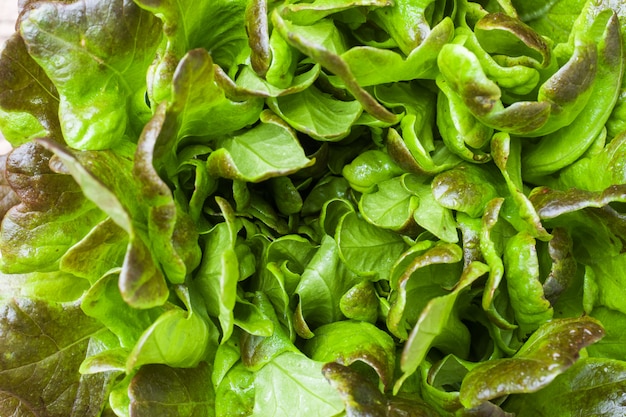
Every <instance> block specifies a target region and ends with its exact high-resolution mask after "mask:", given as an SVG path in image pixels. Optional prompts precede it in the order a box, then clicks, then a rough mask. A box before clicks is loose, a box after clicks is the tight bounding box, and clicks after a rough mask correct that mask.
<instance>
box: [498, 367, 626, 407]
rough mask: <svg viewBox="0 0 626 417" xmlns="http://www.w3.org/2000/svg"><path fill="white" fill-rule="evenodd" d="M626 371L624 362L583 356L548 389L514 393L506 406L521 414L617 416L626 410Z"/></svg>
mask: <svg viewBox="0 0 626 417" xmlns="http://www.w3.org/2000/svg"><path fill="white" fill-rule="evenodd" d="M625 370H626V364H624V362H623V361H612V360H606V359H601V358H585V359H581V360H580V361H578V362H577V363H576V364H574V366H572V367H571V368H570V369H569V370H568V371H567V372H565V373H564V374H562V375H559V376H558V377H556V378H555V380H554V381H553V382H552V383H551V384H550V385H548V386H547V387H546V388H544V389H542V390H540V391H538V392H536V393H534V394H524V395H515V396H511V398H510V400H508V401H507V402H506V407H507V409H509V410H511V411H512V412H515V413H516V414H515V415H516V416H518V417H527V416H528V417H530V416H536V417H544V416H555V417H561V416H563V417H565V416H571V415H576V414H579V415H586V416H593V415H606V416H618V415H620V414H623V413H624V412H626V398H625V396H626V394H625V392H626V382H625V379H626V372H625ZM554 399H558V401H554Z"/></svg>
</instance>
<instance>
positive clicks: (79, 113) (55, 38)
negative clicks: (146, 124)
mask: <svg viewBox="0 0 626 417" xmlns="http://www.w3.org/2000/svg"><path fill="white" fill-rule="evenodd" d="M20 30H21V34H22V37H23V38H24V40H25V42H26V45H27V47H28V51H29V53H30V55H31V56H32V57H33V58H34V59H35V61H37V63H39V65H41V67H42V68H43V69H44V71H45V72H46V74H47V75H48V77H49V78H50V80H51V81H52V83H53V84H54V86H55V87H56V89H57V91H58V93H59V100H60V101H59V120H60V122H61V130H62V131H63V136H64V138H65V140H66V142H67V143H68V144H69V145H70V146H71V147H74V148H79V149H107V148H110V147H112V146H114V145H115V144H116V143H119V142H120V141H121V140H123V139H124V133H125V131H126V127H127V124H128V123H129V115H128V108H127V107H128V106H127V102H128V100H129V98H130V97H132V96H134V95H135V94H136V93H140V94H143V91H145V73H146V70H147V69H148V65H150V63H151V61H152V59H153V56H154V52H155V50H156V46H157V44H158V40H159V38H160V34H161V24H160V21H159V20H158V19H157V18H156V17H154V16H152V15H151V14H149V13H147V12H145V11H143V10H142V9H140V8H139V7H138V6H137V5H136V4H135V3H134V2H132V1H129V0H111V1H103V2H91V1H85V2H83V1H77V2H74V3H59V2H54V3H52V2H45V3H41V4H40V5H39V7H37V8H33V9H30V10H28V11H27V13H26V14H25V15H24V16H23V17H22V20H21V25H20ZM137 33H141V36H139V37H137ZM128 45H132V48H131V49H128V50H127V49H126V47H127V46H128ZM120 50H127V51H128V52H127V53H123V54H120V53H117V51H120Z"/></svg>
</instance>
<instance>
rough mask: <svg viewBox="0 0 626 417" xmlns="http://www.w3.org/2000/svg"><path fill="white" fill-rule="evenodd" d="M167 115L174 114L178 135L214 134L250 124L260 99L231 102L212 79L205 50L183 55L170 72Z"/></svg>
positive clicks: (212, 71) (228, 131)
mask: <svg viewBox="0 0 626 417" xmlns="http://www.w3.org/2000/svg"><path fill="white" fill-rule="evenodd" d="M171 86H172V87H171V88H172V92H171V103H170V105H169V106H168V115H169V114H174V115H175V116H176V119H177V124H178V137H179V138H184V137H187V136H211V137H217V136H221V135H225V134H228V133H230V132H233V131H237V130H239V129H243V128H245V127H248V126H251V125H252V124H254V123H255V122H256V121H257V120H258V119H259V114H260V113H261V110H262V108H263V100H262V99H261V98H250V99H248V100H245V101H231V100H229V99H228V98H226V95H225V92H224V90H223V89H222V88H221V87H220V86H219V85H218V83H217V82H216V80H215V64H214V63H213V60H212V58H211V55H209V53H208V52H207V51H206V50H205V49H193V50H191V51H189V52H187V54H185V55H184V56H183V57H182V58H181V61H180V62H179V64H178V66H177V67H176V71H175V72H174V74H173V79H172V84H171Z"/></svg>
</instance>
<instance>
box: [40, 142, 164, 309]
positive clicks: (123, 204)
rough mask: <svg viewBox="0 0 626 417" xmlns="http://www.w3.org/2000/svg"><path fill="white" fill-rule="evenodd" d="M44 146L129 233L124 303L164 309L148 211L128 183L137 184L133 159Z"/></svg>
mask: <svg viewBox="0 0 626 417" xmlns="http://www.w3.org/2000/svg"><path fill="white" fill-rule="evenodd" d="M40 143H41V144H43V145H44V146H45V147H47V148H48V149H50V150H52V151H53V152H54V153H55V155H56V157H58V158H59V160H60V161H61V162H62V163H63V167H64V169H66V170H68V171H69V172H70V173H71V174H72V176H73V177H74V179H75V180H76V182H77V183H78V184H79V185H80V187H81V190H82V191H83V193H84V195H85V196H86V197H87V198H89V199H90V200H92V201H93V202H94V203H96V204H97V205H98V207H100V208H101V209H102V210H103V211H104V212H105V213H106V214H108V215H109V216H110V217H111V218H112V220H113V221H115V223H117V225H118V226H120V227H121V228H122V229H124V230H125V231H126V233H128V235H129V245H128V248H127V252H126V255H125V257H124V263H123V265H122V271H121V274H120V289H121V291H122V295H123V297H124V300H125V301H126V302H128V303H129V304H131V305H133V306H134V307H138V308H150V307H154V306H158V305H162V304H163V303H164V302H165V301H166V299H167V296H168V292H169V291H168V289H167V286H166V283H165V277H164V275H163V272H162V271H161V270H160V268H159V266H158V263H157V262H158V261H157V260H156V259H155V256H154V254H152V253H151V252H150V247H149V238H148V236H146V232H145V228H144V227H141V225H142V223H143V224H145V222H146V219H145V216H146V213H145V211H147V210H145V206H143V205H142V204H141V197H140V193H141V186H136V187H131V191H130V192H129V190H128V183H129V182H130V183H132V181H133V178H132V176H131V175H132V174H131V172H132V171H131V161H130V159H129V157H128V156H127V155H124V154H123V153H122V154H118V153H117V152H114V151H110V150H107V151H83V152H76V153H72V151H70V150H69V149H67V148H64V147H62V146H60V145H58V144H55V143H52V142H50V141H43V140H42V141H41V142H40ZM83 164H85V165H89V169H87V168H85V165H83ZM120 173H121V174H122V175H120Z"/></svg>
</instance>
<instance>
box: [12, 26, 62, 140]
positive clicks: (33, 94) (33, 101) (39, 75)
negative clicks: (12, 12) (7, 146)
mask: <svg viewBox="0 0 626 417" xmlns="http://www.w3.org/2000/svg"><path fill="white" fill-rule="evenodd" d="M0 91H2V93H0V130H2V132H3V134H4V137H5V138H6V139H7V140H9V141H10V142H11V144H12V145H13V146H19V145H21V144H22V143H25V142H26V141H28V140H30V139H33V138H35V137H39V136H52V137H54V138H55V139H56V140H62V139H61V135H60V125H59V118H58V111H59V95H58V93H57V91H56V87H55V86H54V84H52V82H51V81H50V79H49V78H48V76H47V75H46V73H45V72H44V71H43V69H42V68H41V67H40V66H39V65H38V64H37V63H36V62H35V61H34V60H33V58H32V57H31V56H30V55H29V54H28V51H27V49H26V45H25V44H24V41H23V39H22V38H21V37H20V36H19V35H18V34H14V35H13V36H12V37H11V38H10V39H9V40H8V41H7V43H6V44H5V47H4V49H3V51H2V57H1V58H0Z"/></svg>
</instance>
